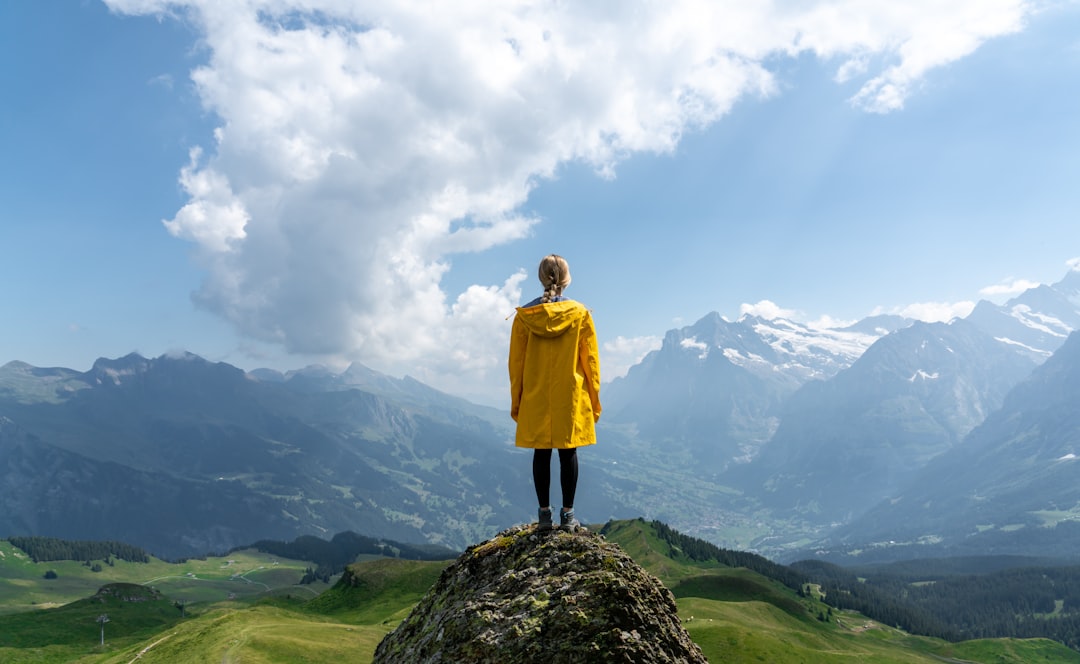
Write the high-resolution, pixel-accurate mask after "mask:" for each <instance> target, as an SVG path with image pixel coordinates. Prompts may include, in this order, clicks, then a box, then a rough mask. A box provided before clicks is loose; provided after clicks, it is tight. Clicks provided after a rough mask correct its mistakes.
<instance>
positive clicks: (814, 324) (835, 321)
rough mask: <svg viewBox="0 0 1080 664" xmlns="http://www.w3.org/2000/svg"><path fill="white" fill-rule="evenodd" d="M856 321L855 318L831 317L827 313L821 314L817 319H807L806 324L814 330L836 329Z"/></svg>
mask: <svg viewBox="0 0 1080 664" xmlns="http://www.w3.org/2000/svg"><path fill="white" fill-rule="evenodd" d="M857 322H858V321H857V320H850V319H840V318H833V317H832V316H830V315H828V314H822V315H821V316H819V317H818V318H817V320H812V321H808V322H807V323H806V326H807V327H809V328H812V329H815V330H836V329H840V328H844V327H849V326H851V325H854V324H855V323H857Z"/></svg>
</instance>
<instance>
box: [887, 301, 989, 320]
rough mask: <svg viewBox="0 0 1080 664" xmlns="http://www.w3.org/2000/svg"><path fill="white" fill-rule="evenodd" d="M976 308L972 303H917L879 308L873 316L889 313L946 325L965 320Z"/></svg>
mask: <svg viewBox="0 0 1080 664" xmlns="http://www.w3.org/2000/svg"><path fill="white" fill-rule="evenodd" d="M974 308H975V303H974V302H970V301H962V302H916V303H914V304H908V305H905V306H902V307H893V308H892V309H889V310H886V309H883V308H880V307H879V308H877V309H875V310H874V311H873V313H872V314H871V315H872V316H876V315H879V314H885V313H888V314H896V315H899V316H904V317H905V318H911V319H913V320H921V321H924V322H926V323H939V322H940V323H946V322H948V321H950V320H952V319H954V318H963V317H965V316H967V315H968V314H970V313H971V311H972V309H974Z"/></svg>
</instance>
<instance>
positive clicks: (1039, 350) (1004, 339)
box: [994, 337, 1054, 357]
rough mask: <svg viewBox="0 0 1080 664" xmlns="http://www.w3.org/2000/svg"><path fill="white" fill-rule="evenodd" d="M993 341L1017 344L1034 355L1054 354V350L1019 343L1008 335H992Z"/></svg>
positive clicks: (1047, 355)
mask: <svg viewBox="0 0 1080 664" xmlns="http://www.w3.org/2000/svg"><path fill="white" fill-rule="evenodd" d="M994 341H1000V342H1001V343H1003V344H1009V345H1010V346H1019V347H1020V348H1023V349H1024V350H1026V351H1029V352H1032V353H1035V354H1036V355H1043V356H1046V357H1050V356H1051V355H1053V354H1054V351H1051V350H1044V349H1042V348H1035V347H1033V346H1029V345H1027V344H1024V343H1020V342H1019V341H1016V340H1014V339H1010V338H1008V337H994Z"/></svg>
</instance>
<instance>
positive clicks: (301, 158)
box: [105, 0, 1031, 394]
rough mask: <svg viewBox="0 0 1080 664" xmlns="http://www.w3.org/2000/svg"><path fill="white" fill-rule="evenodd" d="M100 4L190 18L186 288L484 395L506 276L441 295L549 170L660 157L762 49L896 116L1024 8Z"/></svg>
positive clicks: (229, 313)
mask: <svg viewBox="0 0 1080 664" xmlns="http://www.w3.org/2000/svg"><path fill="white" fill-rule="evenodd" d="M105 2H106V3H107V4H108V5H109V7H110V8H111V9H113V10H114V11H118V12H126V13H132V14H157V15H164V16H171V17H179V18H180V19H181V20H185V21H188V22H189V23H190V24H191V25H193V26H194V27H195V28H196V29H197V30H198V31H199V32H200V33H201V34H200V45H201V47H203V48H204V49H205V53H206V54H207V58H208V59H207V61H206V63H205V64H204V65H202V66H200V67H198V68H197V69H195V70H194V71H193V72H192V73H191V78H192V80H193V82H194V84H195V89H196V90H197V93H198V95H199V96H200V98H201V101H202V104H203V106H204V107H205V108H206V109H207V111H208V112H210V113H212V114H213V115H214V116H215V117H216V118H218V123H219V126H218V129H217V131H216V132H215V139H214V145H212V146H203V149H204V150H205V151H206V154H205V158H204V154H203V153H202V152H200V150H199V149H195V150H193V152H192V160H191V163H190V164H188V165H187V166H186V167H184V168H183V169H182V170H181V173H180V183H181V186H182V187H183V189H184V191H185V192H186V194H187V196H188V202H187V203H186V204H185V205H184V206H183V207H182V208H181V209H180V210H179V211H177V213H176V215H175V216H174V217H173V218H172V219H171V220H168V221H166V222H165V224H166V226H167V228H168V230H169V232H170V233H172V234H173V235H175V236H177V237H179V238H183V239H185V240H189V241H191V242H193V243H195V244H196V245H197V247H198V248H199V253H200V259H201V261H202V264H203V266H204V267H205V269H206V271H207V276H206V279H205V282H204V284H203V286H202V288H201V289H200V291H199V292H198V293H196V294H195V299H196V301H197V302H198V303H200V304H201V305H202V306H204V307H206V308H207V309H209V310H210V311H213V312H215V313H217V314H218V315H220V316H222V317H224V318H225V319H227V320H228V321H230V322H231V323H232V324H233V325H234V326H235V327H236V328H237V329H238V330H240V331H241V332H242V333H244V334H246V335H248V336H249V337H251V338H252V339H256V340H260V341H265V342H271V343H276V344H281V345H282V346H283V347H284V348H285V349H287V350H288V351H290V352H294V353H297V354H305V355H324V356H327V357H338V358H348V359H356V360H359V361H361V362H364V363H365V364H369V365H371V366H373V367H375V368H379V369H382V370H387V371H392V372H397V373H404V372H408V373H412V374H414V375H417V377H420V378H422V379H426V380H428V381H430V382H431V383H432V384H434V385H436V386H438V387H442V388H444V389H450V388H452V387H453V386H455V385H458V384H460V383H462V382H465V381H466V378H464V377H463V376H465V375H468V376H469V378H468V380H472V381H474V382H473V383H471V384H474V385H476V384H479V383H482V382H484V381H487V384H488V389H489V391H490V392H491V393H492V394H494V393H496V392H498V391H500V390H501V389H502V387H501V385H502V383H503V382H505V380H506V379H505V376H504V375H503V374H504V373H505V370H504V369H499V367H500V365H501V362H502V356H503V354H504V353H505V346H506V340H505V336H506V332H507V330H508V324H507V323H506V321H505V316H506V314H507V313H508V309H510V310H512V306H513V304H514V303H516V301H517V299H518V297H519V296H520V292H519V291H520V288H519V284H520V278H519V277H518V276H517V275H513V276H510V277H509V278H508V279H507V281H506V282H505V283H503V284H502V285H500V286H474V287H472V288H469V289H467V290H466V291H465V292H463V293H460V294H457V295H456V296H455V295H454V294H449V295H448V294H447V293H445V292H444V291H443V289H442V278H443V276H444V275H445V274H446V272H447V270H448V269H449V266H450V263H449V261H450V258H451V257H452V256H453V255H454V254H456V253H461V252H478V251H483V250H485V249H487V248H490V247H492V246H496V245H499V244H503V243H506V242H511V241H513V240H515V239H518V238H522V237H524V236H526V235H527V234H528V233H529V232H530V229H531V227H532V226H533V225H534V224H535V223H537V220H535V219H532V218H529V217H526V216H523V215H521V214H520V212H519V208H520V206H521V205H522V203H524V202H525V201H526V199H527V197H528V195H529V193H530V191H531V189H532V188H533V187H534V186H535V185H536V183H537V181H538V180H539V179H543V178H547V177H550V176H552V175H553V174H554V173H555V171H556V169H557V167H558V166H559V165H560V164H563V163H565V162H568V161H582V162H585V163H588V164H590V165H592V166H593V167H594V168H595V169H596V171H597V172H598V173H600V174H601V175H603V176H607V177H611V176H613V175H614V172H615V167H616V166H617V165H618V163H619V162H620V160H622V159H625V158H626V157H628V156H630V155H632V154H634V153H636V152H642V151H645V152H666V151H670V150H672V149H673V148H674V147H675V146H676V145H677V144H678V142H679V141H680V139H681V137H682V136H683V134H684V133H685V132H687V131H688V130H692V129H694V128H698V127H702V126H705V125H708V124H710V123H712V122H714V121H716V120H717V119H719V118H720V117H721V116H723V115H724V114H725V113H726V112H727V111H728V110H729V109H730V108H731V107H732V105H733V104H735V103H736V102H737V101H739V100H740V99H742V98H744V97H747V96H767V95H771V94H774V93H775V92H776V91H777V90H778V86H777V84H776V82H775V81H774V75H773V74H772V73H771V72H770V71H769V69H768V64H769V63H771V62H775V60H776V58H778V57H789V56H791V57H793V56H797V55H798V54H800V53H809V54H812V55H815V56H817V57H819V58H821V59H823V60H827V61H829V62H830V65H831V64H833V63H835V64H836V66H837V68H838V69H837V78H838V80H841V81H849V82H850V81H853V80H855V81H856V83H857V84H859V80H861V87H860V89H859V91H858V92H857V93H856V94H855V96H854V97H853V103H855V104H856V105H858V106H859V107H861V108H865V109H867V110H871V111H878V112H885V111H890V110H894V109H897V108H900V107H901V106H902V104H903V101H904V99H905V98H906V97H907V96H908V95H909V94H911V92H912V90H914V89H915V88H916V87H917V84H918V82H919V81H920V79H921V78H922V77H923V76H924V75H925V74H926V73H927V72H928V71H930V70H932V69H934V68H936V67H940V66H943V65H946V64H948V63H949V62H952V61H954V60H956V59H958V58H960V57H963V56H964V55H966V54H968V53H970V52H971V51H972V50H973V49H975V48H977V47H978V45H979V44H980V43H982V42H983V41H984V40H986V39H989V38H992V37H994V36H997V35H1002V34H1007V33H1010V32H1013V31H1015V30H1018V29H1019V28H1020V27H1021V25H1022V22H1023V18H1024V15H1025V13H1026V12H1029V11H1031V9H1030V5H1029V3H1027V2H1024V1H1023V0H968V1H966V2H951V3H941V2H937V1H936V0H922V1H920V2H916V1H914V0H912V1H910V2H905V3H896V2H891V1H886V0H876V1H875V0H858V1H856V0H833V1H829V2H825V1H822V2H799V3H793V2H780V3H747V2H737V1H735V0H731V1H729V2H715V3H703V2H700V1H699V0H682V1H673V2H670V3H647V2H632V1H629V0H628V1H627V2H618V3H601V4H594V3H580V2H565V3H535V2H528V1H525V0H521V1H511V0H498V1H494V0H492V1H488V2H484V1H482V0H471V1H468V0H467V1H465V2H454V3H416V2H405V1H401V2H373V1H360V0H248V1H246V2H242V3H240V2H220V1H219V0H105ZM516 267H517V266H508V270H507V272H508V273H509V272H511V271H513V270H514V269H515V268H516ZM761 305H762V303H759V304H758V305H753V306H754V307H758V308H760V307H761ZM777 311H782V310H779V309H777ZM777 315H779V314H777ZM612 361H613V362H616V364H615V369H614V371H608V372H607V373H608V374H609V375H611V374H612V373H617V372H618V371H620V370H621V368H620V365H619V364H617V361H616V360H612ZM455 362H461V363H464V364H465V365H466V366H467V367H468V371H467V372H465V373H464V374H463V373H462V372H461V371H459V370H458V369H457V368H456V365H455ZM477 389H479V388H477Z"/></svg>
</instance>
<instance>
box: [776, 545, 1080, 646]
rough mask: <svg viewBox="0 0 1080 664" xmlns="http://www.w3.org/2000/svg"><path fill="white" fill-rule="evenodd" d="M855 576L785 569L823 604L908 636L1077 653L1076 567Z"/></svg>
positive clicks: (811, 564) (809, 565)
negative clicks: (997, 640)
mask: <svg viewBox="0 0 1080 664" xmlns="http://www.w3.org/2000/svg"><path fill="white" fill-rule="evenodd" d="M917 562H919V561H913V562H911V563H908V565H907V567H906V568H904V569H899V568H891V569H889V568H886V569H881V570H878V571H873V570H867V569H860V570H858V572H857V573H856V571H854V570H852V569H850V568H843V567H839V566H836V565H832V564H829V563H822V562H816V561H804V562H799V563H795V564H793V565H792V568H793V569H794V570H796V571H798V572H801V573H802V574H804V575H805V577H806V579H807V582H808V583H813V584H817V585H819V586H820V588H821V591H822V592H823V593H824V595H825V597H824V599H825V602H826V603H828V604H829V605H830V606H833V607H836V608H838V609H853V610H856V611H860V612H861V613H864V614H865V615H867V616H869V617H871V618H873V619H875V620H878V621H880V622H883V623H886V624H889V625H893V626H896V627H900V628H902V629H904V630H906V631H908V632H911V633H913V634H921V635H924V636H936V637H940V638H944V639H948V640H950V641H960V640H966V639H975V638H987V637H1014V638H1032V637H1044V638H1048V639H1053V640H1055V641H1058V642H1060V643H1064V644H1065V645H1067V646H1069V647H1070V648H1072V649H1074V650H1080V566H1077V565H1065V566H1058V567H1016V568H1008V569H1000V570H996V571H989V572H984V573H960V572H955V571H951V569H952V566H941V565H938V564H937V562H936V561H921V562H922V563H923V564H922V565H921V569H920V566H919V565H918V564H917Z"/></svg>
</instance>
